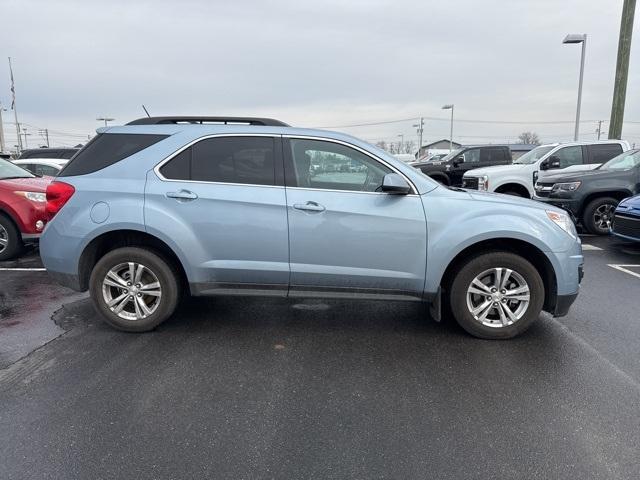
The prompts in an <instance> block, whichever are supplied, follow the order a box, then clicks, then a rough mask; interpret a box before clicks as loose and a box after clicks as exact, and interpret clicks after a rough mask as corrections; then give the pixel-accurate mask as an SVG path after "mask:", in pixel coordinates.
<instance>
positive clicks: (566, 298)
mask: <svg viewBox="0 0 640 480" xmlns="http://www.w3.org/2000/svg"><path fill="white" fill-rule="evenodd" d="M577 297H578V292H576V293H574V294H573V295H558V298H557V300H556V309H555V311H554V312H553V316H554V317H564V316H565V315H566V314H567V313H569V309H570V308H571V305H573V302H575V301H576V298H577Z"/></svg>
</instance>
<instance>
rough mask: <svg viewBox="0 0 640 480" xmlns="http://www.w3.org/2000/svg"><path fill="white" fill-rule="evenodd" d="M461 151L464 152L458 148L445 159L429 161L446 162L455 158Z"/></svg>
mask: <svg viewBox="0 0 640 480" xmlns="http://www.w3.org/2000/svg"><path fill="white" fill-rule="evenodd" d="M462 150H464V148H459V149H457V150H454V151H452V152H451V153H450V154H449V155H447V156H445V157H442V158H438V159H433V160H430V161H431V162H433V161H436V160H437V161H438V162H448V161H449V160H451V159H452V158H456V157H457V156H458V155H459V154H460V153H461V152H462Z"/></svg>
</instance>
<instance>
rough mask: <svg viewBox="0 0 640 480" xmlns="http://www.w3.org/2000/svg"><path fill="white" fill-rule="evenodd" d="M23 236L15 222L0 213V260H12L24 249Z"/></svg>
mask: <svg viewBox="0 0 640 480" xmlns="http://www.w3.org/2000/svg"><path fill="white" fill-rule="evenodd" d="M22 247H23V244H22V238H20V232H19V231H18V229H17V228H16V226H15V225H14V223H13V222H12V221H11V220H10V219H9V218H7V217H6V216H5V215H3V214H1V213H0V260H11V259H12V258H15V257H17V256H18V255H19V254H20V252H21V251H22Z"/></svg>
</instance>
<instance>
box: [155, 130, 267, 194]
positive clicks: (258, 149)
mask: <svg viewBox="0 0 640 480" xmlns="http://www.w3.org/2000/svg"><path fill="white" fill-rule="evenodd" d="M274 151H275V148H274V139H273V138H272V137H218V138H208V139H205V140H202V141H200V142H198V143H196V144H194V145H192V146H191V147H189V148H187V149H186V150H184V151H182V152H180V153H179V154H178V155H176V156H175V157H174V158H172V159H171V160H170V161H169V162H168V163H166V164H165V165H163V166H162V167H161V168H160V173H161V174H162V176H163V177H165V178H167V179H170V180H193V181H196V182H221V183H242V184H251V185H274V184H275V166H274Z"/></svg>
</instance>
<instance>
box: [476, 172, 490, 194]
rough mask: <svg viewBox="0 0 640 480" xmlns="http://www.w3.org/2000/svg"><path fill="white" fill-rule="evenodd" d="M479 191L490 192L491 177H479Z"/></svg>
mask: <svg viewBox="0 0 640 480" xmlns="http://www.w3.org/2000/svg"><path fill="white" fill-rule="evenodd" d="M478 190H485V191H488V190H489V176H488V175H482V176H480V177H478Z"/></svg>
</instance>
